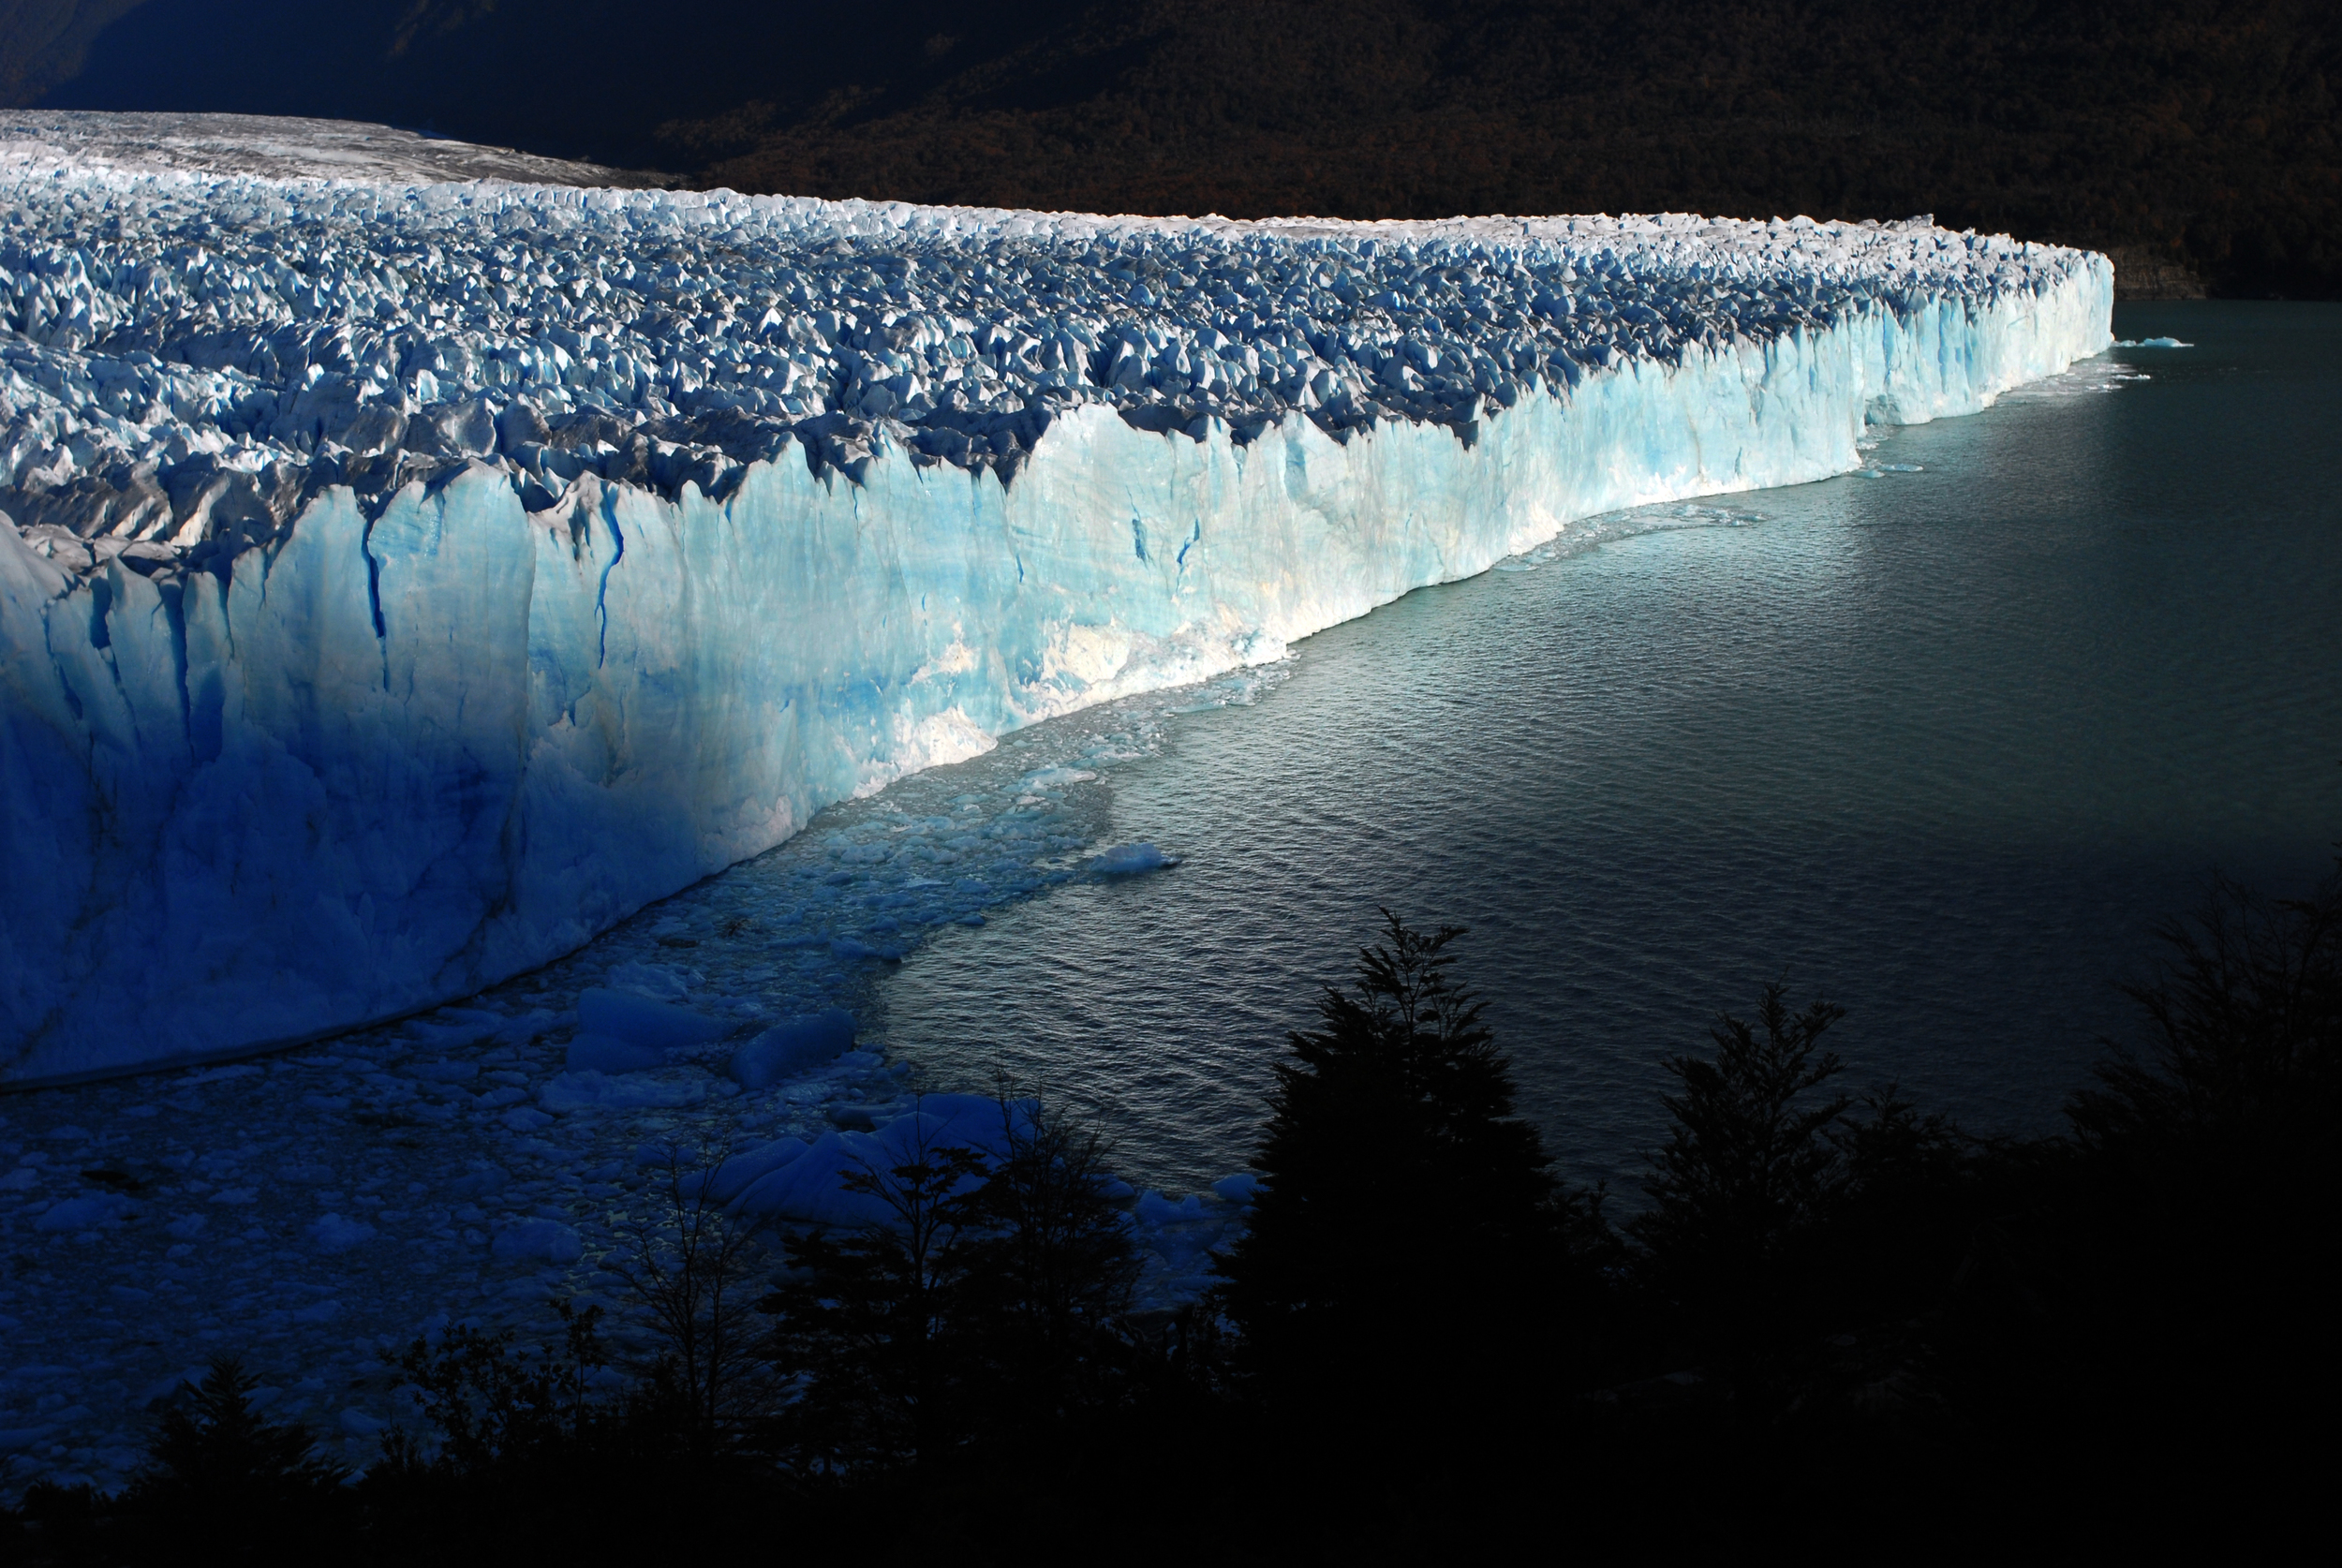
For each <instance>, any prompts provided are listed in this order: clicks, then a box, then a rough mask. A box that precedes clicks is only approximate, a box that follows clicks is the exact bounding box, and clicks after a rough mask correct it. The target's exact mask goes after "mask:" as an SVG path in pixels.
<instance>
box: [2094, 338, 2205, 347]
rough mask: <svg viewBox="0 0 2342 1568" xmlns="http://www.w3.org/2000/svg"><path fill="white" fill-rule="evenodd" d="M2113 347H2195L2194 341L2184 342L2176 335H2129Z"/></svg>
mask: <svg viewBox="0 0 2342 1568" xmlns="http://www.w3.org/2000/svg"><path fill="white" fill-rule="evenodd" d="M2112 347H2113V348H2194V347H2195V345H2194V344H2192V343H2182V342H2181V341H2180V340H2179V339H2177V338H2175V337H2138V338H2132V337H2127V338H2124V339H2122V340H2121V341H2120V342H2117V343H2115V344H2113V345H2112Z"/></svg>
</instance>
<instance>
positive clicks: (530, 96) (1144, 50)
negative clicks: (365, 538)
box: [0, 0, 2342, 297]
mask: <svg viewBox="0 0 2342 1568" xmlns="http://www.w3.org/2000/svg"><path fill="white" fill-rule="evenodd" d="M2337 84H2342V8H2337V7H2333V6H2331V5H2320V4H2316V3H2314V0H2228V3H2222V0H2140V3H2137V4H2131V5H2126V6H2122V7H2106V6H2102V5H2096V4H2086V3H2079V0H1963V3H1957V4H1949V5H1942V6H1933V7H1881V6H1870V5H1860V4H1856V3H1853V0H1756V3H1750V0H1548V3H1535V0H1530V3H1518V0H1465V3H1461V4H1453V5H1434V4H1430V3H1429V0H1342V3H1341V4H1335V3H1333V0H1267V3H1261V0H1203V3H1179V4H1175V3H1173V0H1120V3H1114V4H1105V3H1098V0H1030V3H1020V4H1015V5H1007V4H1001V3H998V0H906V3H904V4H901V5H897V6H895V7H889V9H888V12H887V14H886V20H885V24H884V26H883V27H882V29H878V30H875V31H874V29H873V27H872V25H871V19H870V17H869V16H868V14H867V13H866V12H864V11H861V10H858V9H855V8H853V7H829V6H815V5H810V4H807V3H804V0H780V3H760V4H749V3H748V0H673V3H670V4H666V5H660V6H652V5H646V4H644V3H643V0H563V3H559V4H556V0H501V3H499V4H482V3H481V0H349V3H348V4H345V5H342V6H340V7H334V13H333V17H332V20H331V22H330V23H329V22H325V21H324V20H323V19H322V18H321V17H320V16H319V13H318V11H317V9H316V7H314V6H311V5H308V4H306V3H305V0H245V3H243V4H239V5H236V6H233V7H226V6H221V5H219V4H217V3H216V0H0V105H18V106H23V105H33V104H43V105H47V106H49V107H53V108H68V109H155V110H212V111H237V112H244V113H265V114H307V115H330V116H334V117H339V118H353V119H375V120H383V121H388V122H391V123H393V124H397V125H406V126H433V127H436V128H437V130H439V131H441V132H444V133H447V134H451V135H457V136H462V137H466V138H468V139H471V140H474V141H491V142H497V143H501V144H506V145H511V146H515V147H524V148H526V149H528V150H530V151H532V152H536V153H541V154H546V155H554V156H557V157H568V158H576V157H584V158H590V159H593V160H595V161H599V162H602V163H615V164H624V165H630V166H632V167H638V168H642V167H656V168H660V169H666V170H677V171H679V172H680V173H681V174H683V175H685V176H688V177H689V178H691V179H693V180H696V181H698V182H700V183H704V184H711V185H713V184H720V185H732V186H734V187H736V188H739V189H742V190H749V191H789V192H793V193H796V194H801V195H812V196H835V197H843V196H860V197H870V198H882V199H896V200H916V201H937V202H951V203H980V204H990V205H1001V206H1016V207H1039V208H1051V209H1071V210H1078V211H1087V212H1104V213H1119V212H1132V213H1153V214H1164V213H1206V212H1218V213H1223V214H1227V215H1229V216H1234V217H1255V216H1267V215H1274V214H1321V215H1327V216H1341V217H1351V218H1375V217H1444V216H1449V215H1452V214H1458V213H1495V212H1507V213H1517V214H1518V213H1557V212H1622V211H1624V212H1654V211H1662V210H1670V211H1692V212H1705V213H1710V214H1718V215H1736V216H1756V217H1764V216H1771V215H1775V214H1781V215H1789V214H1797V213H1806V214H1812V215H1814V216H1816V217H1848V218H1862V217H1879V218H1885V217H1900V216H1905V215H1907V214H1912V213H1918V212H1933V213H1934V214H1936V216H1937V217H1938V219H1940V220H1942V221H1944V222H1947V223H1949V225H1950V226H1951V227H1953V228H1955V229H1957V228H1963V227H1966V226H1970V225H1974V226H1976V227H1978V228H1980V229H1986V230H2006V231H2008V232H2013V233H2016V234H2018V235H2020V236H2022V237H2024V238H2028V239H2041V240H2055V241H2058V242H2060V243H2063V244H2083V245H2089V246H2093V247H2097V248H2101V249H2109V250H2111V251H2112V253H2113V254H2114V256H2115V258H2116V261H2117V264H2118V268H2119V276H2120V279H2121V286H2122V287H2123V288H2125V290H2126V292H2127V293H2128V294H2129V295H2131V296H2132V297H2177V296H2186V295H2189V294H2196V293H2201V292H2203V291H2204V290H2206V289H2207V288H2209V289H2210V290H2212V291H2214V292H2219V293H2230V294H2239V295H2272V294H2275V295H2283V296H2289V297H2332V296H2333V295H2334V294H2335V292H2336V291H2337V289H2342V145H2337V141H2336V133H2335V126H2336V124H2337V123H2342V106H2337V104H2336V101H2335V95H2336V92H2337Z"/></svg>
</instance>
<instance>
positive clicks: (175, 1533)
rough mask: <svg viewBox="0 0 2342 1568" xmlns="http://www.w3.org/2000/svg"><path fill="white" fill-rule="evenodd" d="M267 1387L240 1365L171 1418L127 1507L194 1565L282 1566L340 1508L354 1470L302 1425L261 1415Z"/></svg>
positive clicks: (208, 1378) (206, 1383) (200, 1387)
mask: <svg viewBox="0 0 2342 1568" xmlns="http://www.w3.org/2000/svg"><path fill="white" fill-rule="evenodd" d="M258 1389H259V1379H258V1378H256V1377H254V1376H253V1375H252V1374H251V1373H249V1372H247V1371H245V1369H244V1367H243V1365H242V1363H240V1362H239V1361H237V1360H236V1359H235V1358H234V1357H232V1356H223V1357H221V1358H220V1359H218V1360H216V1361H214V1362H213V1363H212V1366H211V1370H210V1371H208V1372H206V1373H205V1374H204V1377H203V1381H202V1382H201V1383H199V1384H197V1385H196V1387H195V1388H194V1389H193V1390H192V1391H190V1392H189V1393H188V1394H187V1395H186V1396H185V1402H184V1403H180V1404H174V1405H172V1406H170V1408H169V1409H167V1410H165V1411H164V1413H163V1416H162V1420H161V1422H160V1424H159V1426H158V1427H157V1430H156V1435H155V1442H154V1445H153V1447H152V1448H151V1449H150V1450H149V1457H150V1461H151V1462H150V1463H149V1465H148V1466H147V1468H146V1469H144V1470H143V1471H141V1472H140V1473H139V1475H138V1476H137V1477H136V1478H135V1480H134V1481H133V1482H132V1484H131V1487H130V1493H129V1496H128V1497H127V1499H126V1502H127V1504H128V1506H129V1508H130V1509H131V1511H132V1513H133V1515H134V1516H135V1517H136V1518H137V1519H138V1520H139V1521H140V1522H141V1524H142V1525H143V1526H144V1527H145V1528H144V1531H143V1533H144V1534H146V1535H147V1536H148V1538H149V1540H150V1542H151V1543H154V1544H156V1545H158V1546H160V1545H164V1544H169V1545H170V1547H171V1549H173V1550H175V1551H181V1552H185V1553H187V1554H188V1556H189V1559H190V1560H192V1559H193V1558H195V1557H200V1556H204V1555H207V1554H212V1553H219V1554H223V1555H221V1556H218V1557H216V1558H215V1561H280V1560H281V1559H282V1558H283V1557H284V1556H285V1555H286V1554H287V1553H289V1552H291V1551H293V1550H294V1549H296V1548H297V1546H298V1545H299V1543H300V1541H301V1539H302V1537H303V1535H304V1533H305V1532H306V1531H311V1530H314V1529H316V1528H318V1527H319V1525H320V1524H321V1523H322V1522H323V1521H324V1520H325V1519H326V1517H327V1516H329V1515H330V1514H331V1513H332V1512H333V1511H334V1509H335V1505H336V1504H337V1503H338V1502H339V1501H340V1499H339V1496H338V1494H339V1493H340V1490H341V1483H342V1482H343V1481H344V1480H345V1479H347V1478H348V1473H349V1472H348V1470H347V1469H346V1468H344V1467H343V1466H342V1465H339V1464H337V1463H335V1462H334V1460H333V1459H331V1458H330V1457H327V1456H325V1455H324V1454H323V1453H322V1452H320V1451H319V1446H318V1438H317V1434H316V1433H315V1432H312V1431H311V1430H310V1429H309V1428H308V1427H304V1426H302V1425H300V1424H298V1423H295V1422H275V1421H270V1420H268V1419H266V1418H265V1417H264V1416H263V1415H262V1414H261V1413H259V1412H258V1411H256V1410H254V1409H253V1408H252V1396H253V1394H254V1392H255V1391H256V1390H258Z"/></svg>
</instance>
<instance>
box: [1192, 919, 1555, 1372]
mask: <svg viewBox="0 0 2342 1568" xmlns="http://www.w3.org/2000/svg"><path fill="white" fill-rule="evenodd" d="M1383 914H1384V920H1385V922H1386V931H1385V935H1384V939H1383V940H1382V941H1380V942H1378V943H1377V944H1376V945H1374V946H1373V947H1371V948H1367V949H1363V950H1361V952H1360V954H1359V960H1358V968H1357V976H1356V981H1355V983H1354V984H1353V986H1352V988H1351V989H1350V990H1349V991H1346V992H1345V991H1340V990H1336V989H1333V988H1331V987H1328V988H1327V991H1326V993H1325V995H1324V997H1323V998H1321V999H1320V1001H1319V1004H1318V1013H1319V1019H1320V1023H1319V1026H1318V1028H1314V1029H1309V1030H1303V1031H1297V1032H1296V1033H1294V1034H1293V1035H1292V1036H1291V1037H1290V1038H1291V1042H1292V1050H1293V1059H1292V1060H1290V1061H1286V1062H1282V1063H1280V1064H1279V1065H1278V1067H1277V1087H1276V1088H1275V1090H1274V1091H1273V1092H1272V1094H1271V1096H1270V1100H1269V1105H1270V1117H1269V1122H1268V1126H1267V1132H1266V1134H1265V1136H1264V1137H1263V1140H1262V1143H1261V1146H1260V1149H1259V1152H1258V1153H1257V1154H1256V1155H1255V1156H1254V1158H1253V1168H1254V1169H1255V1170H1256V1171H1257V1172H1258V1173H1259V1175H1260V1177H1261V1185H1260V1187H1259V1189H1258V1191H1257V1195H1256V1197H1255V1201H1254V1205H1253V1212H1252V1222H1251V1226H1250V1229H1249V1231H1248V1232H1247V1234H1246V1235H1245V1236H1244V1237H1243V1238H1242V1239H1241V1240H1240V1241H1239V1242H1238V1244H1237V1245H1236V1246H1235V1247H1234V1248H1232V1249H1231V1250H1229V1252H1228V1253H1227V1255H1226V1256H1225V1257H1224V1258H1223V1261H1222V1264H1221V1271H1222V1273H1223V1275H1224V1276H1225V1278H1226V1280H1227V1283H1226V1286H1225V1301H1226V1305H1227V1310H1228V1312H1229V1314H1230V1316H1231V1317H1232V1318H1234V1320H1235V1321H1236V1323H1237V1324H1238V1326H1239V1327H1240V1329H1241V1330H1242V1333H1243V1335H1244V1337H1245V1341H1246V1346H1247V1351H1246V1354H1247V1357H1248V1360H1249V1362H1250V1364H1251V1365H1252V1366H1253V1368H1255V1369H1256V1370H1257V1371H1258V1372H1259V1374H1260V1376H1261V1377H1262V1379H1263V1381H1264V1383H1265V1384H1266V1386H1267V1390H1268V1391H1269V1393H1270V1394H1271V1396H1272V1398H1283V1399H1286V1400H1288V1401H1290V1402H1292V1403H1293V1404H1296V1405H1302V1406H1307V1405H1315V1406H1319V1407H1321V1408H1323V1409H1325V1410H1326V1411H1327V1413H1329V1414H1330V1413H1336V1412H1338V1411H1340V1410H1342V1409H1345V1408H1348V1407H1349V1406H1350V1404H1351V1403H1352V1401H1351V1400H1349V1399H1348V1398H1346V1397H1345V1394H1344V1392H1343V1391H1344V1389H1345V1388H1349V1387H1355V1389H1356V1394H1357V1397H1358V1399H1359V1400H1360V1401H1372V1402H1376V1403H1382V1402H1386V1401H1389V1400H1391V1399H1393V1398H1397V1399H1399V1400H1401V1401H1402V1402H1412V1401H1415V1400H1420V1399H1426V1398H1430V1399H1445V1398H1459V1397H1463V1395H1464V1391H1465V1390H1467V1389H1469V1390H1470V1397H1471V1398H1474V1399H1475V1400H1478V1401H1486V1400H1488V1399H1489V1398H1490V1397H1491V1396H1497V1395H1501V1393H1502V1392H1503V1391H1504V1390H1505V1389H1507V1388H1519V1387H1522V1386H1523V1384H1524V1383H1533V1382H1534V1378H1532V1377H1530V1376H1529V1375H1528V1374H1529V1370H1530V1367H1531V1365H1532V1364H1534V1362H1536V1361H1538V1360H1539V1359H1541V1358H1542V1357H1543V1356H1544V1355H1545V1354H1548V1353H1549V1352H1550V1351H1553V1350H1555V1349H1565V1348H1566V1347H1567V1343H1568V1339H1569V1325H1568V1324H1566V1323H1565V1322H1564V1321H1563V1319H1564V1316H1565V1314H1564V1312H1563V1311H1562V1310H1561V1309H1560V1305H1559V1303H1557V1301H1556V1300H1555V1299H1554V1296H1553V1292H1554V1290H1555V1287H1556V1284H1557V1282H1558V1280H1559V1279H1560V1273H1561V1265H1562V1259H1563V1254H1564V1228H1565V1223H1566V1220H1567V1216H1568V1206H1567V1205H1566V1204H1565V1203H1564V1200H1563V1199H1562V1198H1561V1196H1560V1195H1559V1194H1558V1193H1557V1191H1556V1186H1555V1182H1554V1178H1553V1176H1552V1175H1551V1173H1550V1170H1549V1161H1548V1160H1547V1158H1546V1155H1545V1151H1544V1147H1543V1145H1542V1142H1541V1140H1540V1139H1539V1137H1538V1135H1537V1132H1536V1129H1535V1128H1534V1127H1532V1126H1531V1125H1529V1124H1528V1123H1527V1122H1523V1121H1519V1120H1517V1119H1515V1118H1514V1117H1513V1087H1512V1080H1511V1075H1510V1072H1509V1069H1508V1067H1507V1064H1506V1062H1505V1058H1502V1057H1501V1056H1499V1055H1498V1054H1497V1051H1496V1047H1495V1044H1494V1042H1493V1040H1492V1039H1491V1037H1490V1033H1489V1030H1488V1029H1487V1028H1485V1027H1484V1026H1483V1025H1482V1024H1481V1022H1480V1003H1479V1002H1477V1001H1475V999H1473V998H1472V996H1471V994H1470V993H1469V992H1468V991H1466V990H1465V989H1464V988H1463V987H1462V986H1461V985H1460V984H1457V983H1456V982H1455V980H1454V979H1453V978H1452V976H1451V975H1450V974H1449V972H1448V971H1449V969H1450V966H1452V964H1453V963H1454V961H1455V960H1454V958H1453V956H1452V955H1451V954H1449V953H1448V952H1447V948H1448V945H1449V944H1450V943H1451V942H1453V941H1454V940H1455V939H1457V938H1458V937H1460V936H1461V935H1463V932H1462V930H1461V928H1460V927H1457V926H1443V927H1441V928H1440V929H1439V930H1438V931H1436V932H1434V933H1432V934H1430V935H1428V936H1427V935H1424V934H1422V933H1419V932H1416V931H1413V930H1410V929H1409V928H1408V927H1407V926H1406V925H1403V924H1401V921H1400V919H1399V918H1398V917H1397V916H1396V915H1393V914H1392V913H1390V911H1388V910H1385V911H1383ZM1499 1363H1510V1364H1511V1370H1510V1371H1509V1372H1508V1373H1507V1374H1505V1378H1504V1380H1503V1382H1502V1383H1490V1382H1488V1381H1486V1378H1485V1374H1486V1372H1487V1370H1488V1368H1490V1366H1491V1365H1492V1364H1499Z"/></svg>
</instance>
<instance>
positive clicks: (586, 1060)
mask: <svg viewBox="0 0 2342 1568" xmlns="http://www.w3.org/2000/svg"><path fill="white" fill-rule="evenodd" d="M563 1065H565V1066H566V1067H568V1068H569V1070H570V1071H571V1072H608V1073H611V1074H614V1075H615V1074H618V1073H624V1072H649V1071H650V1070H651V1069H653V1068H656V1067H664V1066H666V1065H667V1053H666V1052H664V1051H655V1050H652V1049H650V1048H649V1047H647V1046H643V1045H630V1044H628V1043H626V1042H625V1041H623V1040H613V1039H611V1038H610V1037H609V1036H608V1035H606V1034H581V1035H579V1036H578V1037H577V1038H576V1039H574V1040H572V1041H571V1042H570V1049H569V1055H568V1056H567V1057H565V1058H563Z"/></svg>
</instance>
